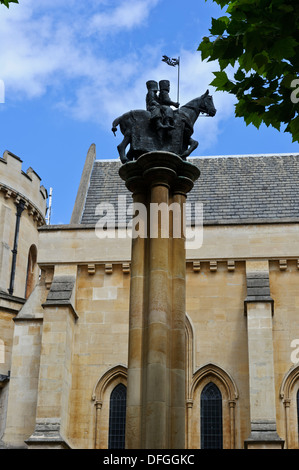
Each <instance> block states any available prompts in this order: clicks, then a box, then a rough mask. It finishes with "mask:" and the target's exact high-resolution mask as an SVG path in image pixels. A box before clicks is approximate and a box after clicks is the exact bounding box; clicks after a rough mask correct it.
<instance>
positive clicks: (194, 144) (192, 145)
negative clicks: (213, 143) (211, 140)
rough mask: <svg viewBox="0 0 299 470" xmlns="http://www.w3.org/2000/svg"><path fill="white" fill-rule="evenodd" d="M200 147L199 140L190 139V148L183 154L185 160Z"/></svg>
mask: <svg viewBox="0 0 299 470" xmlns="http://www.w3.org/2000/svg"><path fill="white" fill-rule="evenodd" d="M197 147H198V142H197V140H194V139H191V137H190V139H189V142H188V148H187V150H185V152H184V153H182V155H181V158H182V159H183V160H186V158H187V157H189V155H190V154H191V153H192V152H193V151H194V150H195V149H196V148H197Z"/></svg>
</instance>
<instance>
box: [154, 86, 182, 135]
mask: <svg viewBox="0 0 299 470" xmlns="http://www.w3.org/2000/svg"><path fill="white" fill-rule="evenodd" d="M146 87H147V90H148V91H147V95H146V109H147V111H149V112H150V113H151V117H150V120H151V123H152V124H153V125H154V127H155V129H156V130H160V129H169V130H170V129H174V114H173V109H172V108H171V106H174V107H175V108H178V107H179V106H180V104H179V103H176V102H174V101H172V100H171V99H170V96H169V91H170V82H169V80H160V82H159V87H158V83H157V82H156V81H155V80H149V81H148V82H146ZM158 92H159V95H158Z"/></svg>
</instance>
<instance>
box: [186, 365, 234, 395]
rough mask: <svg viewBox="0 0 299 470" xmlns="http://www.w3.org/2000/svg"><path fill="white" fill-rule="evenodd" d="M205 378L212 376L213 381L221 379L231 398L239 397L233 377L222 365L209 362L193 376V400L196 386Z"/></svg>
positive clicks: (191, 392)
mask: <svg viewBox="0 0 299 470" xmlns="http://www.w3.org/2000/svg"><path fill="white" fill-rule="evenodd" d="M204 378H210V379H211V381H213V379H214V380H216V381H219V382H220V383H221V384H222V385H223V387H224V388H225V391H226V394H227V397H228V399H229V400H237V399H238V397H239V392H238V389H237V386H236V384H235V382H234V380H233V379H232V377H231V376H230V375H229V374H228V373H227V372H226V371H225V370H224V369H222V368H221V367H220V366H217V365H216V364H212V363H208V364H206V365H204V366H202V367H200V368H199V369H198V370H197V371H196V373H195V374H194V376H193V379H192V383H191V390H190V397H191V400H192V399H193V396H194V390H195V388H196V387H197V386H198V383H199V382H201V381H202V380H203V379H204Z"/></svg>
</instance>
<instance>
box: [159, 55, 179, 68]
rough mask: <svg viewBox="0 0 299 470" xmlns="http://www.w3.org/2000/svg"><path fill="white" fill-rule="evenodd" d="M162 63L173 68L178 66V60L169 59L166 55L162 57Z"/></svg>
mask: <svg viewBox="0 0 299 470" xmlns="http://www.w3.org/2000/svg"><path fill="white" fill-rule="evenodd" d="M162 62H166V64H168V65H171V66H172V67H175V66H176V65H179V64H180V59H171V58H170V57H167V55H163V59H162Z"/></svg>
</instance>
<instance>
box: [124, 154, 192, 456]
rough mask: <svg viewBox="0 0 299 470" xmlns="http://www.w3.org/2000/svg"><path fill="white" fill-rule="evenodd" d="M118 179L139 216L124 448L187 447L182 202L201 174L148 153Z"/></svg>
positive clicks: (177, 160)
mask: <svg viewBox="0 0 299 470" xmlns="http://www.w3.org/2000/svg"><path fill="white" fill-rule="evenodd" d="M119 174H120V177H121V178H122V179H123V180H124V181H125V182H126V186H127V188H128V189H129V190H130V191H131V192H132V195H133V201H134V204H135V207H136V209H138V211H139V216H138V222H139V223H138V224H137V225H136V227H134V223H133V231H132V261H131V290H130V321H129V358H128V395H127V430H126V447H127V448H131V449H132V448H134V449H138V448H143V449H167V448H169V449H170V448H172V449H182V448H184V446H185V265H186V261H185V236H184V234H185V233H184V232H185V231H184V203H185V201H186V195H187V193H188V192H189V191H190V190H191V189H192V187H193V182H194V181H195V180H196V179H197V178H198V177H199V175H200V172H199V170H198V168H197V167H195V166H194V165H192V164H190V163H187V162H184V161H183V160H182V159H181V158H179V157H178V156H177V155H175V154H172V153H168V152H150V153H147V154H144V155H142V156H141V157H139V159H138V160H137V161H135V162H129V163H126V164H125V165H123V166H122V167H121V168H120V171H119ZM159 209H160V210H159ZM157 214H160V215H157ZM134 228H135V229H136V230H135V231H134ZM141 228H142V230H141ZM136 234H138V235H139V236H136Z"/></svg>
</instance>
